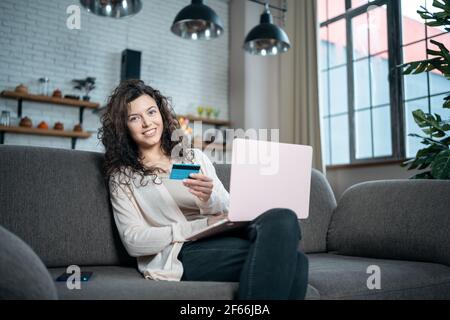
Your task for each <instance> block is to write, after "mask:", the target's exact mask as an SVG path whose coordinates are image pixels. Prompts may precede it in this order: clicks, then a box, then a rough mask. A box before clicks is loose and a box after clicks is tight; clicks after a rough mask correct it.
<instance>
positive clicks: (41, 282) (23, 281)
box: [0, 226, 57, 300]
mask: <svg viewBox="0 0 450 320" xmlns="http://www.w3.org/2000/svg"><path fill="white" fill-rule="evenodd" d="M0 257H1V258H0V300H6V299H14V300H22V299H31V300H36V299H39V300H54V299H57V293H56V288H55V285H54V284H53V281H52V279H51V278H50V275H49V273H48V271H47V269H46V268H45V266H44V264H43V263H42V261H41V260H40V259H39V257H38V256H37V255H36V254H35V253H34V252H33V250H31V248H30V247H29V246H28V245H27V244H26V243H25V242H23V241H22V240H21V239H19V238H18V237H17V236H16V235H14V234H13V233H11V232H10V231H8V230H6V229H5V228H3V227H2V226H0Z"/></svg>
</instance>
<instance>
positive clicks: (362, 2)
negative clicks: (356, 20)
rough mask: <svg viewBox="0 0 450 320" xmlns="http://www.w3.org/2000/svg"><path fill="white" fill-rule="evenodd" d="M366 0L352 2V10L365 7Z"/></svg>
mask: <svg viewBox="0 0 450 320" xmlns="http://www.w3.org/2000/svg"><path fill="white" fill-rule="evenodd" d="M366 3H367V0H352V8H358V7H360V6H362V5H365V4H366Z"/></svg>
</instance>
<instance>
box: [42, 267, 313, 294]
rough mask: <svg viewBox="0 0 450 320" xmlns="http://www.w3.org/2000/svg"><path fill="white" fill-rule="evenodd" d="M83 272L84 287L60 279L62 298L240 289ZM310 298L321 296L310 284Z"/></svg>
mask: <svg viewBox="0 0 450 320" xmlns="http://www.w3.org/2000/svg"><path fill="white" fill-rule="evenodd" d="M81 271H92V272H93V274H92V277H91V279H90V280H89V281H87V282H82V283H81V289H80V290H77V289H73V290H69V289H67V286H66V283H65V282H56V287H57V290H58V295H59V297H60V299H64V300H78V299H87V300H90V299H101V300H103V299H112V300H114V299H124V300H125V299H133V300H158V299H163V300H180V299H181V300H216V299H217V300H231V299H233V298H234V297H235V295H236V294H237V289H238V283H227V282H191V281H181V282H169V281H153V280H147V279H145V278H144V277H142V275H141V274H140V273H139V271H138V270H136V269H135V268H130V267H114V266H105V267H82V268H81ZM63 272H64V268H51V269H50V273H51V275H52V277H53V279H56V278H57V277H58V276H59V275H60V274H62V273H63ZM307 298H308V299H318V293H317V290H315V289H314V288H312V287H309V288H308V291H307Z"/></svg>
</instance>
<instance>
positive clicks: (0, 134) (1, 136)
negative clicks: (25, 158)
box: [0, 131, 5, 144]
mask: <svg viewBox="0 0 450 320" xmlns="http://www.w3.org/2000/svg"><path fill="white" fill-rule="evenodd" d="M4 143H5V132H3V131H1V132H0V144H4Z"/></svg>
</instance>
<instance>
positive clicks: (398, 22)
mask: <svg viewBox="0 0 450 320" xmlns="http://www.w3.org/2000/svg"><path fill="white" fill-rule="evenodd" d="M384 5H386V8H387V12H386V14H387V32H388V35H387V38H388V54H389V59H388V67H389V83H390V85H389V93H390V117H391V139H392V141H391V143H392V155H391V156H384V157H374V158H364V159H357V158H356V136H355V121H354V120H355V109H354V101H355V97H354V65H353V64H354V63H355V61H354V59H353V37H352V19H353V18H355V17H357V16H359V15H361V14H364V13H366V12H367V10H368V9H369V7H371V6H380V7H381V6H384ZM345 8H346V11H345V12H344V13H342V14H340V15H338V16H336V17H333V18H331V19H328V17H327V19H328V20H326V21H324V22H321V23H320V28H322V27H326V26H328V25H330V24H332V23H335V22H338V21H342V20H345V24H346V37H347V46H346V53H347V63H346V65H347V80H348V82H347V95H348V99H347V104H348V105H347V112H348V121H349V123H348V128H349V137H348V138H349V152H350V157H349V159H350V163H349V164H343V165H339V164H333V163H332V164H331V165H328V166H327V168H335V167H352V166H361V165H365V164H367V165H374V164H382V163H397V162H402V161H404V160H406V137H405V126H406V123H405V114H404V112H405V107H404V85H403V75H402V72H401V69H400V68H398V66H399V65H400V64H401V63H402V61H403V50H402V48H403V46H402V44H403V39H402V35H403V34H402V12H401V1H400V0H375V1H371V2H369V3H367V4H364V5H361V6H359V7H356V8H352V1H351V0H345ZM327 59H329V57H328V54H327ZM327 67H328V66H327ZM320 72H322V70H320ZM327 90H328V96H329V90H330V88H329V86H328V88H327ZM428 95H429V92H428ZM328 99H330V98H329V97H328ZM329 135H331V127H330V128H329ZM327 138H328V139H329V140H328V141H329V144H330V146H329V147H330V150H327V152H331V148H332V146H331V139H330V137H327ZM372 139H373V134H372Z"/></svg>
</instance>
